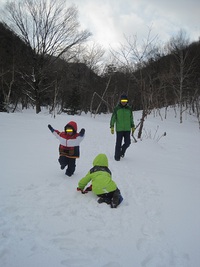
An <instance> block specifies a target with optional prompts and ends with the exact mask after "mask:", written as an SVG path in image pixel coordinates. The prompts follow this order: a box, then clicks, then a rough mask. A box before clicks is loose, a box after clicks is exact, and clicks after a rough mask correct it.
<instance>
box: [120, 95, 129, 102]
mask: <svg viewBox="0 0 200 267" xmlns="http://www.w3.org/2000/svg"><path fill="white" fill-rule="evenodd" d="M122 99H123V100H128V97H127V95H121V97H120V101H121V100H122Z"/></svg>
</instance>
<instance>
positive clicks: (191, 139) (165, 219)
mask: <svg viewBox="0 0 200 267" xmlns="http://www.w3.org/2000/svg"><path fill="white" fill-rule="evenodd" d="M140 115H141V114H140V112H134V117H135V123H136V124H138V122H139V119H140ZM162 115H163V117H164V110H163V113H162ZM71 120H74V121H76V122H77V123H78V130H80V129H81V128H82V127H84V128H85V129H86V136H85V139H84V140H83V142H82V143H81V157H80V159H78V160H77V168H76V172H75V174H74V175H73V176H72V177H70V178H69V177H67V176H65V174H64V171H62V170H60V167H59V164H58V162H57V158H58V140H57V139H56V138H55V137H54V136H53V135H52V134H51V132H50V131H49V129H48V128H47V124H49V123H50V124H51V125H52V126H53V127H54V128H55V129H58V130H62V129H63V127H64V125H65V124H66V123H67V122H69V121H71ZM109 120H110V115H99V116H96V118H93V117H91V116H90V115H89V114H88V115H85V114H83V115H81V116H69V115H66V114H62V115H57V116H56V118H55V119H54V118H53V117H51V115H49V114H48V112H47V111H43V112H42V113H41V114H38V115H36V114H35V112H34V111H33V110H28V111H25V112H23V113H21V112H18V113H14V114H6V113H0V126H1V130H0V177H1V178H0V266H1V267H24V266H26V267H65V266H67V267H85V266H87V267H94V266H95V267H140V266H141V267H172V266H174V267H199V266H200V209H199V204H200V131H199V129H198V123H197V120H196V118H195V117H193V116H191V115H188V114H185V116H184V122H183V124H180V123H179V119H178V118H175V114H174V111H173V110H170V111H169V112H168V115H167V120H165V119H163V120H161V117H160V116H156V117H155V116H154V113H152V114H151V115H150V116H149V117H148V118H147V120H146V122H145V131H144V133H143V137H142V141H140V140H139V141H138V142H137V143H132V144H131V146H130V147H129V148H128V150H127V153H126V156H125V158H124V159H122V160H121V161H120V162H116V161H115V160H114V158H113V155H114V146H115V135H111V134H110V129H109ZM164 132H166V134H167V135H166V136H164V137H162V135H163V133H164ZM159 138H160V140H159V141H158V139H159ZM99 153H105V154H106V155H107V156H108V159H109V167H110V169H111V171H112V174H113V180H114V181H116V183H117V185H118V187H119V189H120V190H121V193H122V195H123V197H124V201H123V202H122V204H121V205H120V206H119V207H118V208H117V209H111V208H110V207H109V206H108V205H106V204H105V203H103V204H98V203H97V202H96V199H97V198H96V196H94V195H93V194H92V192H89V193H88V194H85V195H82V194H80V193H79V192H77V191H76V187H77V183H78V181H79V179H81V178H82V177H83V176H84V175H85V174H86V173H87V172H88V170H89V169H90V168H91V167H92V161H93V159H94V157H95V156H96V155H97V154H99Z"/></svg>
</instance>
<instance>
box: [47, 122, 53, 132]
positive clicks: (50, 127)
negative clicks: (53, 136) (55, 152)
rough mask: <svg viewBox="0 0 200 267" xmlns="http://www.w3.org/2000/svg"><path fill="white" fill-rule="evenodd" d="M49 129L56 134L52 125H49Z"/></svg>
mask: <svg viewBox="0 0 200 267" xmlns="http://www.w3.org/2000/svg"><path fill="white" fill-rule="evenodd" d="M48 128H49V130H50V131H51V132H52V133H53V132H54V128H53V127H52V126H51V125H50V124H48Z"/></svg>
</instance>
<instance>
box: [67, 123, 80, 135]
mask: <svg viewBox="0 0 200 267" xmlns="http://www.w3.org/2000/svg"><path fill="white" fill-rule="evenodd" d="M67 127H70V128H72V129H73V131H74V133H76V132H77V124H76V122H75V121H70V122H68V124H67V125H66V126H65V131H66V128H67Z"/></svg>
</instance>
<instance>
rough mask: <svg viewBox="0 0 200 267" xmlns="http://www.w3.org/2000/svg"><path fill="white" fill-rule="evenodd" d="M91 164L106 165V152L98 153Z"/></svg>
mask: <svg viewBox="0 0 200 267" xmlns="http://www.w3.org/2000/svg"><path fill="white" fill-rule="evenodd" d="M93 166H102V167H108V158H107V156H106V154H99V155H97V156H96V157H95V159H94V160H93Z"/></svg>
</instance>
